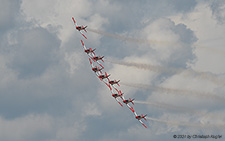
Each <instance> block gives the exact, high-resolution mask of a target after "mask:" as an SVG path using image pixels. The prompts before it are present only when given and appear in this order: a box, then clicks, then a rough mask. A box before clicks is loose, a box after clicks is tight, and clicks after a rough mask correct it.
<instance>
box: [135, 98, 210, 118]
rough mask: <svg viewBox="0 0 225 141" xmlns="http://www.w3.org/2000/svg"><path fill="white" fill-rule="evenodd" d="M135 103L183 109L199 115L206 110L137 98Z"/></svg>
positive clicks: (182, 110) (185, 111)
mask: <svg viewBox="0 0 225 141" xmlns="http://www.w3.org/2000/svg"><path fill="white" fill-rule="evenodd" d="M134 103H139V104H147V105H152V106H156V107H159V108H162V109H169V110H176V111H181V112H184V113H191V114H197V115H204V114H206V112H199V111H196V110H193V109H190V108H186V107H180V106H175V105H170V104H165V103H160V102H150V101H137V100H135V101H134Z"/></svg>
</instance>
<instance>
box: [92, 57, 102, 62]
mask: <svg viewBox="0 0 225 141" xmlns="http://www.w3.org/2000/svg"><path fill="white" fill-rule="evenodd" d="M103 58H104V56H102V57H101V56H94V57H93V60H94V61H98V60H102V59H103ZM102 62H104V60H102Z"/></svg>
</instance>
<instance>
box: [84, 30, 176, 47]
mask: <svg viewBox="0 0 225 141" xmlns="http://www.w3.org/2000/svg"><path fill="white" fill-rule="evenodd" d="M88 31H91V32H94V33H97V34H100V35H104V36H107V37H111V38H115V39H119V40H123V41H128V42H136V43H145V44H146V43H147V44H162V45H163V44H165V45H175V44H178V43H175V42H169V41H157V40H148V39H141V38H132V37H126V36H122V35H118V34H112V33H107V32H104V31H100V30H97V29H92V28H88Z"/></svg>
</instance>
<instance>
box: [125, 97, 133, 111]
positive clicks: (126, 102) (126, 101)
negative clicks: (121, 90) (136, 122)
mask: <svg viewBox="0 0 225 141" xmlns="http://www.w3.org/2000/svg"><path fill="white" fill-rule="evenodd" d="M133 101H134V99H131V98H129V99H124V100H123V103H125V104H126V105H127V107H128V108H129V109H130V110H131V111H132V112H133V113H135V111H134V108H133V107H132V106H130V105H129V104H128V103H130V102H131V103H132V104H133V105H134V102H133Z"/></svg>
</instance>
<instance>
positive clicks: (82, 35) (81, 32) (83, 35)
mask: <svg viewBox="0 0 225 141" xmlns="http://www.w3.org/2000/svg"><path fill="white" fill-rule="evenodd" d="M79 32H80V34H81V35H82V36H84V38H85V39H87V37H86V36H85V35H84V34H83V33H82V32H81V31H79Z"/></svg>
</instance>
